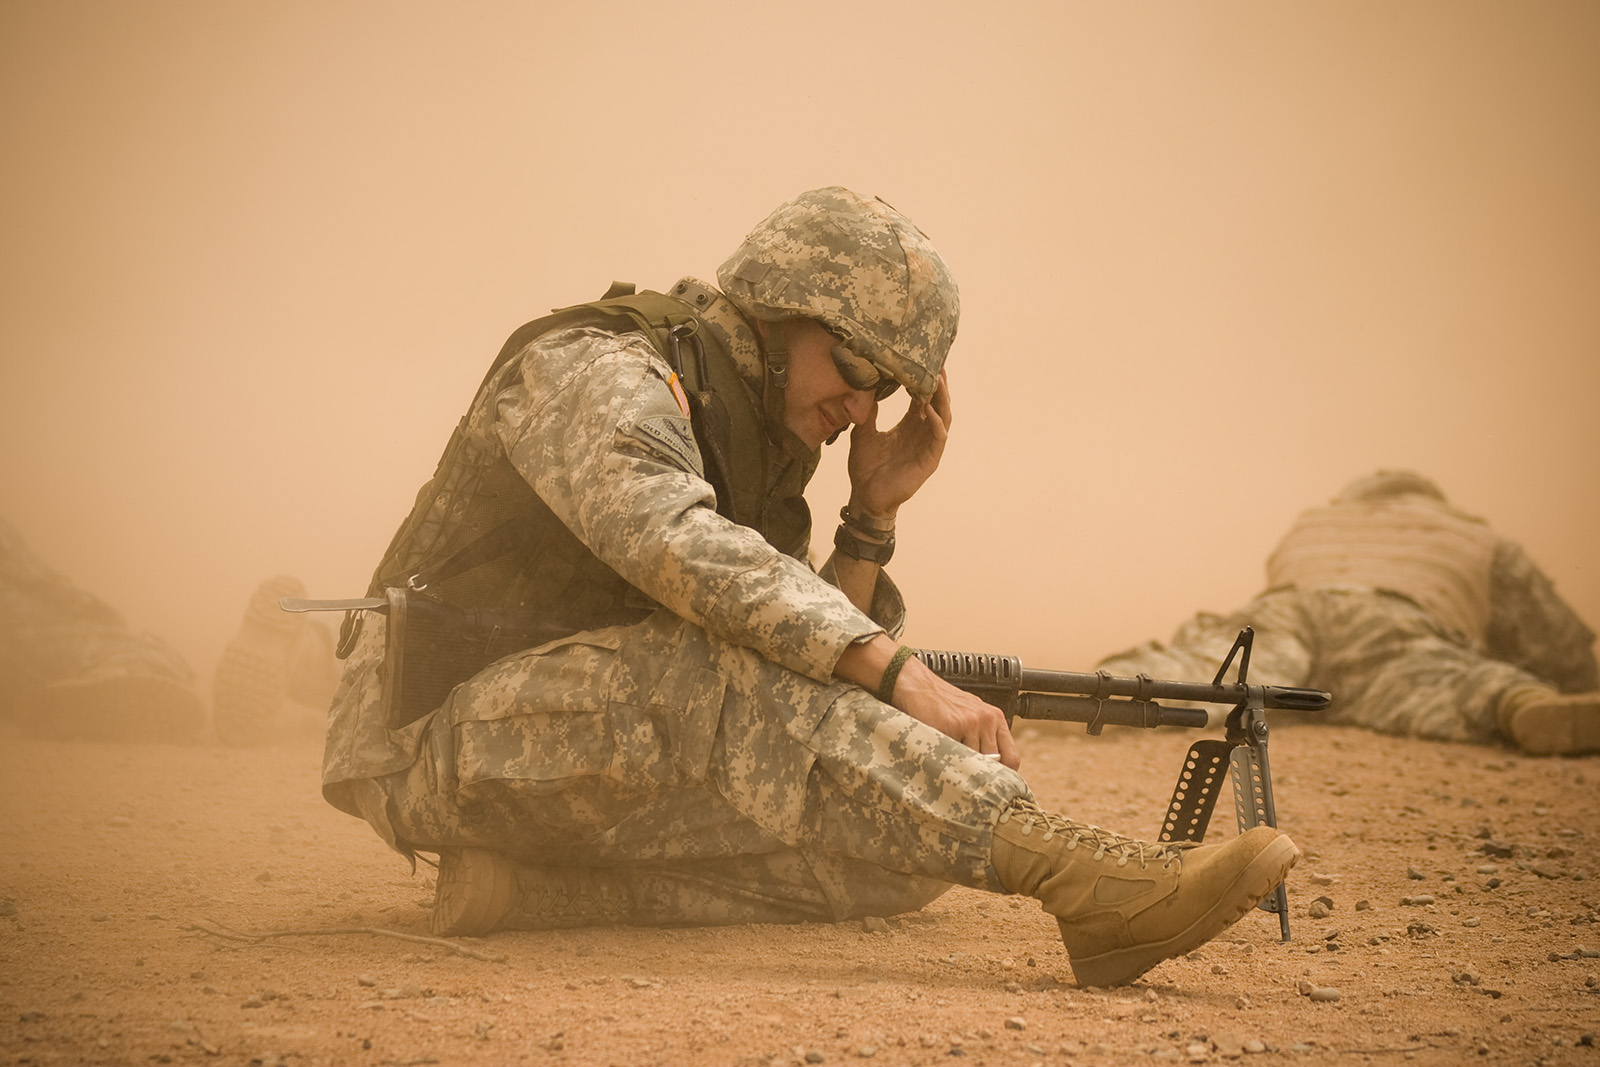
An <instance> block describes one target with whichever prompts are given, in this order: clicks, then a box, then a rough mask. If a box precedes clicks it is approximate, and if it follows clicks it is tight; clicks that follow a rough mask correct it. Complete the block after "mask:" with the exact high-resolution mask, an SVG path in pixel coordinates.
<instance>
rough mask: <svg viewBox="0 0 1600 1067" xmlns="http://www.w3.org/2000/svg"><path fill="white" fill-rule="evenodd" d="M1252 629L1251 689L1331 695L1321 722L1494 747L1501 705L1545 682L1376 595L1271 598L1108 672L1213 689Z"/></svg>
mask: <svg viewBox="0 0 1600 1067" xmlns="http://www.w3.org/2000/svg"><path fill="white" fill-rule="evenodd" d="M1244 626H1251V627H1254V629H1255V641H1254V645H1253V646H1252V651H1251V655H1250V676H1249V680H1250V681H1251V682H1255V683H1258V684H1268V685H1301V686H1304V685H1309V686H1315V687H1316V688H1319V689H1326V690H1328V691H1329V692H1331V693H1332V694H1333V702H1332V704H1331V705H1330V706H1329V708H1328V710H1327V711H1326V712H1324V713H1321V714H1320V715H1319V716H1318V717H1317V719H1318V721H1323V722H1332V723H1348V724H1351V725H1355V726H1365V727H1369V728H1371V729H1373V730H1377V731H1380V732H1382V733H1386V734H1398V735H1406V736H1411V737H1422V738H1428V739H1431V740H1437V741H1475V742H1486V741H1491V740H1493V739H1495V738H1496V737H1497V736H1499V733H1500V727H1499V722H1498V719H1497V712H1498V709H1499V704H1500V699H1501V697H1502V696H1504V695H1505V694H1506V693H1507V692H1508V691H1510V690H1512V689H1515V688H1517V687H1519V686H1524V685H1539V684H1544V683H1541V682H1540V680H1539V679H1538V678H1535V677H1534V676H1533V675H1531V674H1528V673H1527V672H1526V671H1523V670H1520V669H1518V668H1516V667H1513V666H1511V665H1510V664H1507V663H1502V662H1500V661H1499V660H1494V659H1489V658H1487V657H1485V656H1482V655H1480V654H1478V653H1476V652H1474V651H1473V650H1472V649H1470V648H1468V647H1466V646H1465V645H1463V644H1462V643H1461V642H1460V641H1459V640H1455V639H1453V638H1451V637H1450V636H1449V635H1448V634H1446V633H1445V632H1444V631H1443V630H1442V629H1441V628H1440V627H1439V626H1438V624H1437V623H1435V622H1434V621H1433V620H1432V619H1431V618H1430V617H1429V616H1428V614H1427V613H1426V612H1424V611H1423V610H1422V609H1421V608H1420V607H1418V606H1417V605H1416V604H1415V603H1414V602H1413V601H1411V600H1409V599H1407V598H1406V597H1403V596H1399V595H1396V594H1392V593H1385V592H1381V591H1374V590H1368V589H1306V590H1302V589H1294V588H1287V589H1275V590H1269V591H1268V592H1266V593H1263V594H1262V595H1261V596H1259V597H1257V598H1256V599H1255V600H1253V601H1252V602H1251V603H1250V604H1248V605H1246V606H1245V607H1244V608H1242V609H1240V610H1239V611H1236V612H1234V613H1233V614H1231V615H1210V614H1200V615H1196V616H1195V617H1194V618H1193V619H1191V620H1189V621H1188V622H1186V623H1184V624H1183V626H1181V627H1179V629H1178V632H1177V633H1176V634H1174V635H1173V638H1172V641H1171V642H1170V643H1169V644H1166V645H1163V644H1161V643H1160V642H1155V641H1151V642H1146V643H1145V644H1143V645H1140V646H1138V647H1136V648H1133V649H1129V650H1128V651H1127V652H1122V653H1118V654H1117V655H1115V656H1111V657H1109V658H1108V659H1105V660H1103V661H1101V663H1100V664H1099V667H1100V669H1101V670H1105V671H1109V672H1110V673H1112V674H1119V675H1131V674H1138V673H1140V672H1143V673H1145V674H1148V675H1150V676H1151V677H1153V678H1178V679H1196V680H1202V681H1210V680H1211V678H1212V677H1213V676H1214V675H1215V674H1216V671H1217V668H1218V667H1219V666H1221V664H1222V660H1223V657H1225V656H1226V655H1227V653H1228V650H1229V648H1231V647H1232V645H1233V642H1234V639H1235V638H1236V637H1237V636H1238V633H1239V630H1240V628H1241V627H1244ZM1290 720H1291V717H1288V716H1284V717H1282V721H1283V722H1289V721H1290Z"/></svg>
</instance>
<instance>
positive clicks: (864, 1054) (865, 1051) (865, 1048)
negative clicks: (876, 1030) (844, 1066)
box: [856, 1045, 878, 1060]
mask: <svg viewBox="0 0 1600 1067" xmlns="http://www.w3.org/2000/svg"><path fill="white" fill-rule="evenodd" d="M877 1054H878V1046H876V1045H862V1046H861V1047H860V1048H858V1049H856V1055H857V1056H860V1057H861V1058H862V1059H864V1060H870V1059H872V1057H874V1056H876V1055H877Z"/></svg>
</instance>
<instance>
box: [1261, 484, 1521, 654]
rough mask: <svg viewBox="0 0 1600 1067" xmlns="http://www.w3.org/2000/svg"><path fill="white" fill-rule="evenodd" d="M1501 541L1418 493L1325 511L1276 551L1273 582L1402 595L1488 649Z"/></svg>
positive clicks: (1301, 524)
mask: <svg viewBox="0 0 1600 1067" xmlns="http://www.w3.org/2000/svg"><path fill="white" fill-rule="evenodd" d="M1497 541H1498V539H1497V538H1496V537H1495V535H1494V532H1493V531H1492V530H1490V529H1489V527H1488V526H1487V525H1485V524H1484V523H1482V522H1479V521H1477V520H1475V519H1472V518H1469V517H1467V516H1465V515H1462V514H1460V513H1459V512H1456V511H1454V510H1452V509H1450V508H1448V507H1445V506H1443V505H1440V504H1437V503H1435V502H1432V501H1428V500H1423V499H1419V498H1415V497H1413V498H1410V499H1403V498H1402V499H1394V500H1381V501H1372V502H1368V503H1358V504H1341V505H1339V506H1337V507H1330V508H1317V509H1313V510H1311V511H1308V512H1306V513H1305V514H1303V515H1301V516H1300V518H1299V519H1298V520H1297V521H1296V522H1295V524H1294V526H1293V528H1291V529H1290V531H1289V532H1288V533H1287V534H1286V535H1285V536H1284V538H1283V540H1282V541H1280V542H1279V543H1278V547H1277V548H1275V549H1274V550H1273V552H1272V556H1271V558H1269V559H1268V560H1267V585H1268V586H1269V587H1276V586H1283V585H1294V586H1299V587H1300V588H1302V589H1315V588H1319V587H1329V586H1361V587H1365V588H1369V589H1385V590H1388V591H1390V592H1394V593H1399V594H1401V595H1402V596H1405V597H1408V598H1410V599H1411V600H1413V601H1415V602H1416V603H1417V604H1419V605H1421V607H1422V608H1423V609H1424V610H1425V611H1427V613H1428V614H1429V615H1430V616H1432V617H1433V619H1434V621H1435V622H1437V623H1439V624H1440V625H1442V626H1444V627H1445V628H1446V629H1448V630H1449V631H1451V632H1452V633H1455V634H1457V635H1459V636H1461V637H1463V638H1465V639H1466V640H1467V642H1468V643H1469V644H1471V645H1472V646H1473V647H1474V648H1482V647H1483V642H1484V633H1485V630H1486V628H1487V627H1488V623H1489V588H1490V566H1491V564H1492V563H1493V560H1494V551H1495V545H1496V544H1497Z"/></svg>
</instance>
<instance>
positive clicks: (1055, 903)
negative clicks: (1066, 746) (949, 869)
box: [990, 799, 1300, 986]
mask: <svg viewBox="0 0 1600 1067" xmlns="http://www.w3.org/2000/svg"><path fill="white" fill-rule="evenodd" d="M1299 858H1300V850H1299V849H1298V848H1296V847H1295V844H1294V842H1293V841H1291V840H1289V838H1288V836H1287V835H1285V834H1283V833H1281V832H1280V831H1278V830H1275V829H1273V828H1271V827H1268V826H1257V827H1255V828H1254V829H1252V830H1250V831H1249V832H1248V833H1245V834H1243V835H1241V836H1239V837H1237V838H1234V839H1233V840H1231V841H1229V842H1227V843H1226V844H1220V845H1193V844H1189V843H1183V844H1156V845H1152V844H1147V843H1145V842H1143V841H1135V840H1133V839H1132V838H1127V837H1122V836H1120V835H1118V834H1113V833H1110V832H1109V831H1106V830H1102V829H1100V828H1099V827H1096V826H1090V825H1088V824H1086V823H1080V822H1073V821H1072V820H1070V819H1067V818H1064V817H1063V816H1060V815H1056V814H1054V813H1051V812H1047V811H1043V810H1041V809H1040V808H1039V806H1038V805H1037V804H1035V803H1034V802H1033V801H1031V800H1023V799H1019V800H1014V801H1012V802H1011V804H1010V805H1008V806H1007V808H1006V809H1005V811H1003V812H1002V813H1001V814H1000V818H999V820H998V821H997V822H996V824H995V828H994V847H993V850H992V852H991V854H990V863H991V864H992V865H993V866H994V869H995V873H996V874H998V875H999V876H1000V882H1001V884H1002V885H1004V886H1005V887H1006V889H1007V890H1009V891H1011V892H1013V893H1025V894H1027V895H1028V896H1031V897H1035V898H1037V899H1038V900H1039V901H1040V903H1041V904H1042V905H1043V906H1044V910H1045V911H1047V912H1049V913H1050V914H1051V915H1054V916H1055V917H1056V921H1057V923H1058V925H1059V926H1060V928H1061V940H1062V943H1063V944H1065V945H1066V947H1067V956H1068V957H1069V959H1070V962H1071V964H1072V973H1073V975H1074V977H1076V978H1077V980H1078V984H1079V985H1083V986H1112V985H1121V984H1123V983H1125V982H1131V981H1133V980H1134V979H1135V978H1137V977H1139V975H1141V974H1143V973H1144V972H1145V971H1148V970H1149V969H1150V968H1151V967H1154V966H1155V965H1156V964H1158V963H1160V962H1161V961H1162V960H1165V959H1170V958H1171V957H1173V956H1181V955H1182V954H1184V953H1185V952H1189V951H1192V950H1193V949H1195V948H1197V947H1199V946H1200V945H1202V944H1204V943H1205V942H1207V941H1209V940H1211V939H1212V938H1213V937H1216V936H1217V935H1218V934H1220V933H1221V932H1222V931H1223V930H1225V929H1227V928H1228V927H1229V926H1231V925H1232V924H1233V923H1234V922H1235V921H1236V920H1238V919H1239V918H1241V917H1242V916H1244V915H1245V913H1247V912H1248V911H1249V910H1250V909H1251V908H1253V907H1255V906H1256V905H1257V904H1258V903H1260V902H1261V901H1262V900H1263V899H1265V898H1266V896H1267V894H1269V893H1271V892H1272V891H1273V889H1275V888H1276V887H1277V885H1278V883H1279V882H1281V881H1283V877H1284V875H1286V874H1287V873H1288V872H1289V868H1290V867H1293V866H1294V864H1295V861H1296V860H1298V859H1299Z"/></svg>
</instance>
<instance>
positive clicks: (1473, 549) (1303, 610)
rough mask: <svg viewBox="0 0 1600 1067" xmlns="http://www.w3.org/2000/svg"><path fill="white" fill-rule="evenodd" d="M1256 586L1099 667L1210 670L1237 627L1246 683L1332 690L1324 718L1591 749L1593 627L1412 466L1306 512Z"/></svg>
mask: <svg viewBox="0 0 1600 1067" xmlns="http://www.w3.org/2000/svg"><path fill="white" fill-rule="evenodd" d="M1267 586H1268V588H1267V591H1266V592H1264V593H1262V594H1261V595H1260V596H1258V597H1256V599H1255V600H1253V601H1251V602H1250V603H1249V604H1247V605H1246V606H1245V607H1243V608H1241V609H1240V610H1239V611H1236V612H1234V613H1233V614H1231V615H1226V616H1219V615H1211V614H1204V613H1202V614H1200V615H1197V616H1195V617H1194V618H1193V619H1191V620H1190V621H1189V622H1187V623H1185V624H1184V625H1183V626H1182V627H1180V628H1179V630H1178V632H1177V633H1176V634H1175V635H1174V636H1173V638H1172V641H1171V643H1170V644H1167V645H1162V644H1160V643H1159V642H1155V641H1151V642H1147V643H1145V644H1143V645H1140V646H1138V647H1136V648H1133V649H1130V650H1128V651H1126V652H1121V653H1118V654H1117V655H1114V656H1111V657H1109V658H1108V659H1106V660H1103V661H1102V662H1101V663H1100V668H1101V669H1102V670H1106V671H1109V672H1111V673H1114V674H1136V673H1139V672H1143V673H1145V674H1149V675H1151V676H1152V677H1166V678H1193V677H1201V676H1210V674H1212V673H1214V672H1215V671H1216V669H1217V667H1218V665H1219V664H1220V663H1221V661H1222V658H1223V656H1224V655H1226V654H1227V651H1228V648H1229V647H1230V646H1231V644H1232V643H1233V639H1234V635H1235V634H1237V633H1238V631H1239V629H1240V627H1242V626H1247V625H1248V626H1252V627H1254V628H1255V631H1256V634H1255V644H1254V648H1253V649H1252V652H1251V657H1250V680H1251V681H1253V682H1261V683H1265V684H1273V685H1310V686H1316V687H1317V688H1321V689H1328V690H1330V691H1332V693H1333V694H1334V701H1333V704H1332V705H1331V706H1330V707H1329V709H1328V712H1327V716H1326V720H1325V721H1328V722H1338V723H1352V724H1355V725H1360V726H1367V727H1371V728H1372V729H1374V730H1379V731H1382V732H1384V733H1390V734H1409V735H1411V736H1413V737H1425V738H1431V739H1435V740H1441V741H1476V742H1488V741H1493V740H1495V739H1496V738H1501V737H1503V738H1505V739H1508V740H1510V741H1511V742H1512V743H1514V744H1515V745H1517V746H1518V747H1519V748H1521V749H1522V750H1523V751H1525V752H1528V753H1531V754H1534V755H1553V754H1561V755H1576V754H1580V753H1586V752H1597V751H1600V693H1597V692H1596V691H1595V690H1596V689H1597V687H1600V677H1597V674H1596V666H1595V655H1594V636H1595V635H1594V633H1593V631H1591V630H1590V629H1589V628H1588V627H1587V626H1585V625H1584V623H1583V621H1582V620H1581V619H1579V618H1578V616H1577V615H1576V614H1575V613H1574V612H1573V610H1572V609H1571V608H1570V607H1568V606H1567V605H1566V604H1565V603H1564V602H1563V601H1562V600H1561V598H1560V597H1559V596H1557V595H1556V591H1555V588H1554V586H1553V585H1552V584H1551V582H1550V579H1549V578H1547V577H1546V576H1545V575H1544V574H1543V573H1541V572H1540V570H1539V568H1538V567H1536V566H1535V565H1534V563H1533V561H1532V560H1531V559H1529V558H1528V556H1527V554H1526V553H1524V552H1523V550H1522V549H1521V548H1520V547H1518V546H1517V545H1516V544H1514V543H1513V542H1511V541H1507V540H1506V539H1504V538H1502V537H1499V536H1497V535H1496V534H1495V533H1494V531H1493V530H1491V529H1490V528H1489V526H1488V525H1487V524H1486V523H1485V522H1484V521H1483V520H1482V519H1478V518H1474V517H1473V516H1470V515H1466V514H1463V513H1462V512H1460V511H1458V510H1457V509H1455V508H1453V507H1451V506H1450V504H1449V502H1448V501H1447V500H1446V499H1445V496H1444V494H1443V493H1442V492H1440V491H1439V487H1438V486H1436V485H1435V484H1434V483H1433V482H1431V481H1429V480H1428V479H1427V478H1424V477H1423V476H1422V475H1420V474H1416V473H1414V472H1412V471H1404V470H1395V471H1386V470H1381V471H1378V472H1376V473H1375V474H1371V475H1367V476H1365V477H1362V478H1357V479H1356V480H1355V481H1353V482H1351V483H1350V484H1349V485H1348V486H1346V487H1345V488H1344V489H1343V490H1342V491H1341V492H1340V493H1339V495H1338V496H1336V497H1334V498H1333V501H1332V503H1331V504H1330V506H1328V507H1324V508H1315V509H1312V510H1310V511H1307V512H1305V513H1304V514H1303V515H1301V516H1300V518H1299V519H1298V521H1296V522H1295V524H1294V526H1293V527H1292V528H1291V529H1290V530H1289V532H1288V534H1286V535H1285V536H1284V538H1283V540H1282V541H1281V542H1279V544H1278V547H1277V548H1276V549H1275V550H1274V551H1273V553H1272V556H1271V557H1270V558H1269V559H1268V560H1267Z"/></svg>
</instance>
